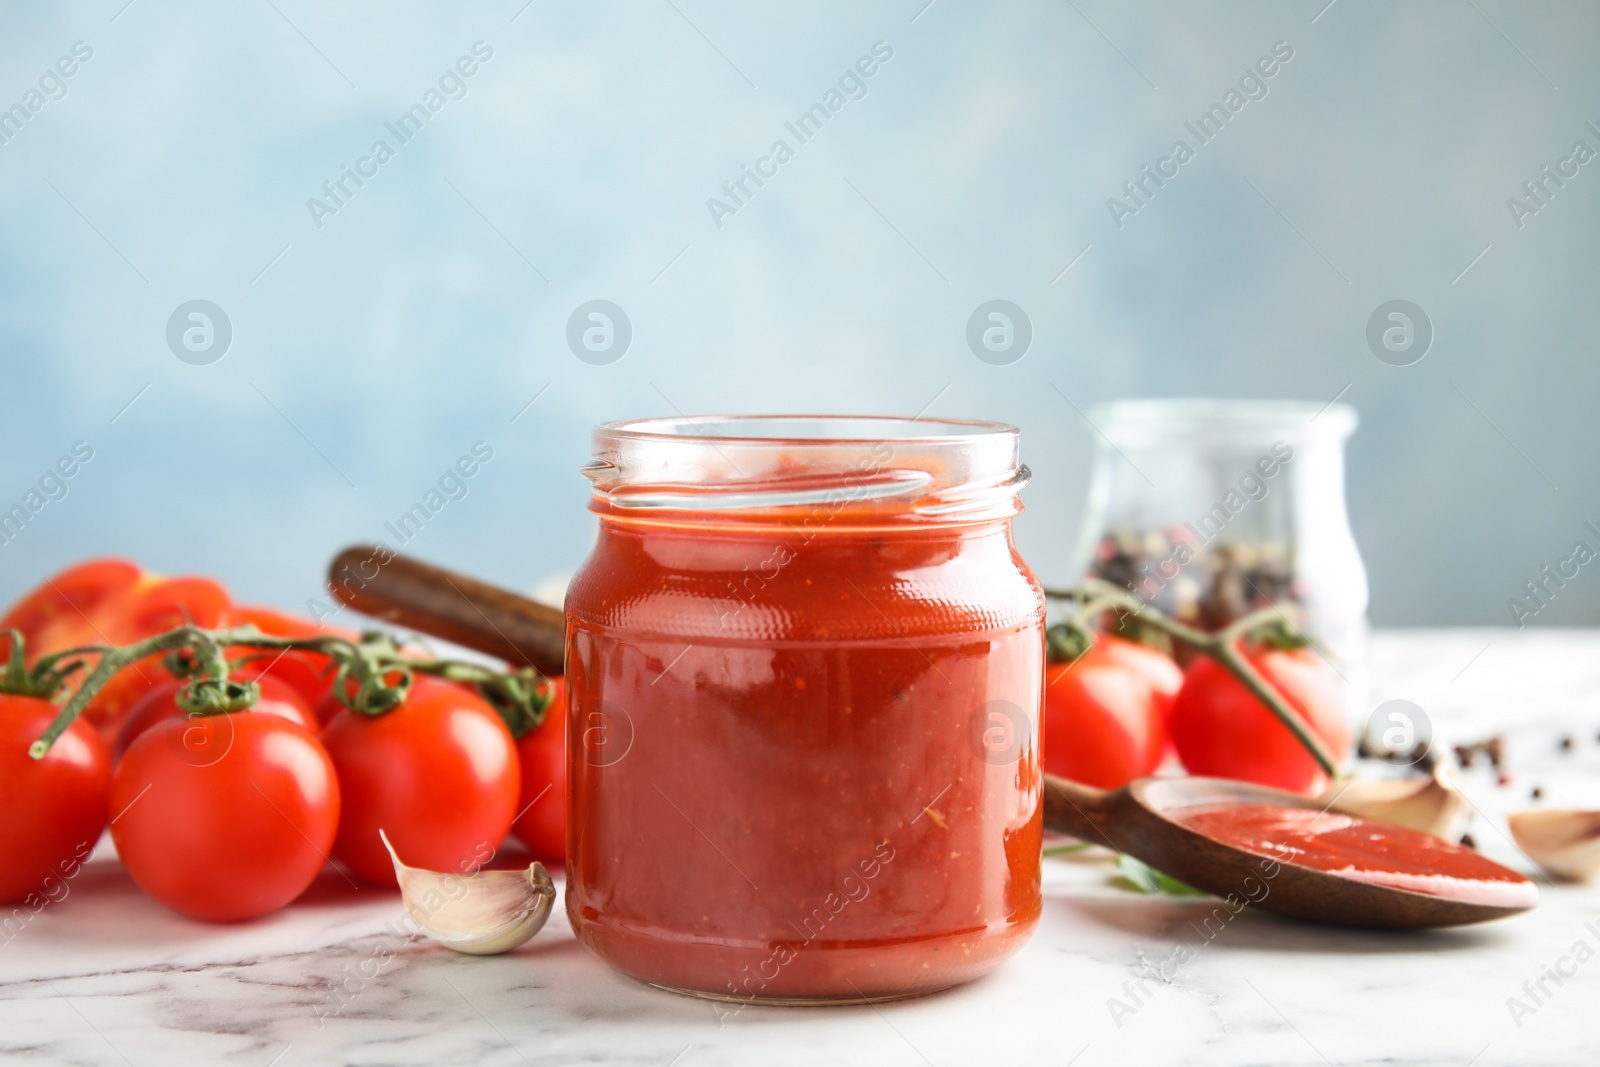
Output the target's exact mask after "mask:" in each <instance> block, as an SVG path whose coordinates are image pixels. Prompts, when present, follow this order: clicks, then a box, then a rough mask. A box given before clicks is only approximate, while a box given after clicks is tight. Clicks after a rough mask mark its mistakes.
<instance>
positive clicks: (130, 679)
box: [83, 577, 230, 741]
mask: <svg viewBox="0 0 1600 1067" xmlns="http://www.w3.org/2000/svg"><path fill="white" fill-rule="evenodd" d="M229 607H230V601H229V599H228V591H227V590H226V589H224V588H223V587H222V586H221V585H220V584H218V583H217V582H214V581H212V580H211V579H210V578H198V577H187V578H157V579H152V580H147V581H144V582H141V583H140V584H138V585H135V586H132V587H130V588H128V589H125V590H123V591H122V592H120V593H117V594H116V595H114V596H111V597H109V598H107V599H106V601H105V602H104V603H102V604H101V605H100V607H99V609H98V610H97V611H96V613H95V619H96V631H97V632H96V634H95V637H94V641H95V642H96V643H102V644H112V645H129V644H133V643H134V642H136V641H143V640H144V639H145V638H148V637H154V636H156V635H157V634H161V633H165V632H166V631H168V630H175V629H177V628H178V627H180V626H198V627H200V628H201V629H205V630H212V629H215V628H216V627H217V626H218V625H220V624H221V622H222V619H223V616H224V614H225V613H226V612H227V610H228V608H229ZM168 677H170V674H169V673H168V672H167V671H166V670H165V668H163V667H162V666H161V656H160V655H159V654H158V655H154V656H147V657H146V658H144V659H142V660H140V661H139V662H137V663H133V664H129V665H128V666H126V667H124V668H122V669H121V670H119V671H118V672H117V673H116V674H114V675H112V676H111V680H110V681H108V682H107V683H106V685H105V688H103V689H101V690H100V692H98V693H96V694H95V696H94V699H93V700H91V701H90V702H89V706H88V707H87V708H85V709H84V711H83V714H84V717H85V718H86V719H88V720H89V722H90V723H91V724H92V725H94V726H95V727H97V728H98V729H99V730H100V732H101V735H102V736H103V737H105V738H106V739H107V741H112V740H114V739H115V738H116V735H117V730H118V729H119V728H120V727H121V725H122V718H123V716H124V715H126V714H127V713H128V711H129V710H130V709H131V708H132V707H133V705H134V704H135V703H137V702H138V701H139V699H140V698H141V697H143V696H144V695H145V694H146V693H148V692H149V691H150V690H152V689H154V688H155V687H156V686H157V685H159V684H161V682H162V681H163V680H164V679H166V678H168Z"/></svg>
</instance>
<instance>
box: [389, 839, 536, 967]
mask: <svg viewBox="0 0 1600 1067" xmlns="http://www.w3.org/2000/svg"><path fill="white" fill-rule="evenodd" d="M378 836H379V837H381V838H382V839H383V846H384V847H385V848H387V849H388V850H389V858H390V859H392V860H394V873H395V877H396V878H397V879H399V881H400V898H401V899H402V900H403V901H405V905H406V911H408V912H410V913H411V917H412V918H413V919H414V920H416V923H417V925H418V926H420V927H422V931H423V933H425V934H427V935H428V936H429V937H431V938H433V939H434V940H435V941H437V942H439V943H440V944H441V945H444V946H445V947H446V948H453V949H455V950H456V951H457V952H466V953H470V954H472V955H475V956H493V955H495V954H497V953H500V952H509V951H510V950H511V949H514V948H516V947H517V946H518V945H520V944H522V943H523V942H524V941H526V940H528V939H529V938H530V937H532V936H533V935H534V934H536V933H538V932H539V930H540V928H541V927H543V926H544V923H545V920H546V919H548V918H549V917H550V908H551V906H552V905H553V904H554V903H555V899H556V887H555V884H554V883H553V882H551V881H550V875H549V873H548V872H546V871H545V869H544V864H542V863H533V864H529V866H528V869H527V870H525V871H485V870H479V871H475V872H473V873H472V874H458V873H451V872H441V871H425V870H422V869H421V868H418V867H408V866H406V865H405V864H404V863H403V862H401V860H400V857H399V855H398V854H397V853H396V852H395V850H394V845H392V844H390V843H389V835H388V834H385V833H384V832H383V831H382V830H379V831H378Z"/></svg>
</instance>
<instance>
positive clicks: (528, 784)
mask: <svg viewBox="0 0 1600 1067" xmlns="http://www.w3.org/2000/svg"><path fill="white" fill-rule="evenodd" d="M550 683H551V686H552V688H553V693H552V695H551V698H550V704H549V706H548V707H546V708H545V712H544V721H543V722H541V723H540V724H539V725H538V726H537V727H536V728H534V729H532V730H529V731H528V732H527V733H526V734H524V735H523V736H522V739H521V740H520V741H518V742H517V756H518V758H519V762H520V763H521V765H522V793H521V796H519V797H518V798H517V817H516V820H515V822H513V824H512V827H511V832H512V833H514V834H516V835H517V839H518V840H519V841H521V842H522V843H523V844H524V845H527V846H528V848H529V850H530V851H532V853H533V854H534V855H535V856H537V857H538V858H539V859H542V860H544V861H546V862H548V863H565V862H566V859H567V693H566V683H565V681H564V680H563V679H561V678H552V679H550Z"/></svg>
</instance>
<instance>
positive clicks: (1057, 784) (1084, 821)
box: [1044, 774, 1120, 851]
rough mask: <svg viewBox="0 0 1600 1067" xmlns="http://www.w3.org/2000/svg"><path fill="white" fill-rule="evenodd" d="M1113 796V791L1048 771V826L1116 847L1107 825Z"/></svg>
mask: <svg viewBox="0 0 1600 1067" xmlns="http://www.w3.org/2000/svg"><path fill="white" fill-rule="evenodd" d="M1109 796H1111V794H1110V793H1107V792H1105V791H1104V790H1100V789H1095V788H1094V787H1093V786H1087V785H1084V784H1082V783H1081V782H1073V781H1069V780H1068V779H1066V778H1057V777H1056V776H1055V775H1053V774H1047V775H1045V776H1044V828H1045V829H1046V830H1054V831H1055V832H1056V833H1058V834H1069V835H1071V836H1072V837H1076V838H1077V839H1078V840H1080V841H1092V842H1094V843H1095V844H1097V845H1105V846H1106V847H1107V848H1111V849H1116V848H1117V846H1116V845H1114V844H1112V843H1111V838H1110V837H1108V836H1107V835H1106V832H1105V830H1104V829H1103V826H1104V823H1105V820H1106V818H1107V816H1108V815H1109V814H1110V806H1109V805H1108V804H1107V802H1106V798H1107V797H1109ZM1118 851H1120V850H1118Z"/></svg>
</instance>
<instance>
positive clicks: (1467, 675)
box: [0, 630, 1600, 1067]
mask: <svg viewBox="0 0 1600 1067" xmlns="http://www.w3.org/2000/svg"><path fill="white" fill-rule="evenodd" d="M1373 678H1374V680H1375V691H1374V694H1373V696H1374V703H1377V702H1378V701H1380V700H1383V699H1387V698H1391V697H1404V698H1406V699H1409V700H1412V701H1414V702H1416V703H1417V704H1419V705H1421V706H1422V707H1423V708H1424V709H1425V710H1426V711H1427V713H1428V714H1429V715H1430V717H1431V718H1432V721H1433V723H1434V726H1435V729H1436V732H1437V733H1438V735H1439V736H1440V737H1442V738H1445V739H1447V740H1448V739H1465V738H1472V737H1476V736H1479V735H1482V734H1484V733H1487V732H1489V731H1491V730H1502V729H1504V730H1507V731H1508V733H1507V737H1508V744H1509V745H1510V749H1511V762H1512V766H1513V771H1514V775H1515V779H1514V782H1513V784H1511V785H1509V786H1504V787H1501V786H1497V785H1496V784H1495V783H1494V781H1493V780H1492V779H1491V778H1489V777H1488V776H1487V775H1486V774H1484V773H1483V772H1479V773H1478V775H1477V776H1475V777H1473V778H1471V779H1469V781H1470V784H1471V786H1472V791H1473V795H1474V797H1475V798H1476V801H1477V803H1478V804H1479V805H1480V806H1481V808H1482V810H1483V811H1484V812H1485V813H1486V814H1487V815H1488V816H1491V817H1489V818H1484V817H1479V818H1478V819H1477V822H1476V824H1475V825H1474V827H1473V833H1474V834H1476V835H1477V837H1478V839H1479V841H1480V842H1481V843H1482V844H1483V847H1484V848H1485V850H1486V851H1487V852H1489V853H1490V854H1492V855H1494V856H1496V857H1497V858H1500V859H1502V860H1505V861H1507V862H1511V863H1512V864H1513V865H1519V866H1523V867H1526V866H1527V865H1526V863H1525V862H1524V861H1522V860H1521V859H1520V857H1518V856H1517V855H1516V854H1515V853H1514V852H1513V851H1512V850H1511V848H1510V846H1509V843H1508V840H1507V839H1506V838H1505V837H1504V836H1503V824H1502V823H1499V822H1498V818H1497V813H1498V812H1500V811H1502V810H1507V809H1512V808H1516V807H1520V806H1525V805H1526V804H1527V802H1528V801H1527V798H1528V795H1529V792H1528V790H1529V787H1530V786H1531V785H1532V784H1536V783H1537V784H1541V785H1543V786H1544V787H1545V789H1546V792H1547V794H1549V798H1550V799H1553V800H1556V801H1561V802H1575V803H1586V804H1596V803H1600V774H1597V773H1596V772H1597V771H1600V742H1597V740H1596V733H1597V731H1600V632H1594V631H1566V632H1561V631H1541V632H1537V633H1524V634H1515V633H1511V632H1508V631H1479V630H1455V631H1427V632H1397V633H1387V634H1381V635H1379V636H1378V637H1377V639H1376V640H1375V641H1374V658H1373ZM1568 732H1570V733H1571V734H1572V735H1573V736H1574V737H1575V738H1576V739H1577V742H1578V745H1577V752H1576V754H1574V755H1561V754H1559V753H1558V752H1557V751H1556V743H1557V741H1558V739H1559V737H1560V736H1561V735H1562V734H1563V733H1568ZM1045 887H1046V903H1045V911H1044V919H1043V922H1042V924H1041V926H1040V928H1039V932H1038V934H1037V935H1036V936H1035V937H1034V939H1033V941H1032V942H1031V943H1030V944H1029V945H1028V946H1027V948H1025V949H1024V950H1023V952H1022V953H1021V954H1020V955H1019V956H1017V957H1016V958H1015V959H1014V960H1012V961H1011V962H1010V963H1008V964H1007V965H1006V966H1004V967H1003V968H1001V970H1000V971H998V972H997V973H996V974H995V975H993V976H992V977H990V978H989V979H987V980H984V981H981V982H978V983H976V984H974V985H971V986H968V987H966V988H963V989H959V990H955V991H953V992H949V993H945V994H941V995H937V996H933V997H927V998H924V999H921V1000H915V1001H907V1002H902V1003H898V1004H885V1005H881V1006H864V1007H854V1008H831V1009H773V1008H746V1009H744V1010H743V1011H741V1012H739V1013H738V1014H737V1015H736V1016H734V1017H732V1018H727V1019H723V1020H719V1019H718V1017H717V1009H716V1008H714V1007H713V1006H712V1005H710V1004H708V1003H705V1002H701V1001H697V1000H692V999H687V998H682V997H678V996H674V995H672V994H669V993H663V992H659V991H657V990H654V989H651V988H649V987H646V986H644V985H641V984H639V983H637V982H634V981H631V980H629V979H626V978H623V977H620V976H618V975H617V974H614V973H613V972H611V971H610V970H608V969H607V968H606V967H605V966H603V965H602V964H601V963H600V962H599V961H598V960H596V959H595V958H594V957H592V956H590V955H589V954H588V953H587V952H586V951H585V950H584V949H583V948H582V947H581V946H579V945H578V944H577V943H576V942H575V941H574V940H573V938H572V936H571V933H570V931H569V930H568V929H567V928H566V925H565V921H564V919H563V918H561V916H560V915H559V911H558V914H557V917H556V918H555V919H553V920H552V921H551V924H550V926H549V927H548V928H547V929H546V930H545V932H544V933H542V934H541V935H540V936H539V937H538V938H536V939H535V940H534V941H533V942H531V943H530V944H528V945H527V946H524V948H522V949H521V950H519V951H517V952H515V953H512V954H510V955H507V956H501V957H495V958H469V957H464V956H458V955H453V954H451V953H449V952H447V951H446V950H444V949H441V948H438V947H436V946H434V945H432V944H431V943H428V942H424V941H417V942H410V941H405V940H404V939H402V938H400V937H397V936H396V935H394V934H393V933H390V932H386V924H388V923H392V922H395V921H396V920H398V918H399V917H400V914H401V911H400V906H399V903H398V900H397V898H396V897H395V896H393V895H390V894H386V893H380V892H367V893H363V894H360V895H355V894H352V893H351V891H350V889H349V887H348V886H347V885H345V883H344V882H343V880H342V879H341V878H340V877H339V876H338V875H337V874H332V873H330V874H328V875H326V876H325V877H324V880H323V882H321V883H319V884H318V886H316V887H314V888H313V890H312V891H311V893H309V894H308V896H307V897H306V898H305V899H303V900H301V901H300V902H298V903H297V904H296V905H295V906H293V907H291V908H289V909H287V910H286V911H284V912H282V913H280V914H278V915H275V916H272V917H269V918H267V919H265V920H262V921H259V922H255V923H249V924H245V925H240V926H231V927H217V926H206V925H201V924H198V923H191V922H188V921H186V920H184V919H181V918H179V917H177V916H175V915H173V914H171V913H170V912H167V911H165V910H164V909H163V908H161V907H160V906H159V905H157V904H155V903H154V902H152V901H150V900H148V899H146V898H145V897H143V896H142V895H141V894H140V893H139V892H138V891H137V890H136V889H135V888H134V887H133V885H132V884H131V883H130V882H129V881H128V879H127V877H126V876H125V875H124V874H123V873H122V871H121V869H120V867H119V866H118V865H117V864H116V862H115V860H114V859H109V858H107V859H103V860H97V861H95V862H93V863H91V864H89V865H87V866H86V868H85V869H84V871H83V872H82V873H81V874H80V875H79V877H78V878H76V879H75V880H74V881H73V882H72V883H71V892H70V894H69V895H68V896H67V897H66V898H65V899H63V900H62V901H61V902H60V903H57V904H54V905H51V906H50V907H48V908H46V909H44V911H42V912H41V913H40V914H39V915H38V916H37V917H36V918H34V919H33V920H32V921H31V922H30V923H29V924H28V925H27V926H26V927H25V928H23V929H22V930H21V931H19V932H18V933H17V934H16V935H15V936H14V937H12V938H11V939H10V940H9V941H8V942H6V943H4V944H0V1058H3V1059H6V1060H8V1061H9V1060H12V1059H16V1060H24V1059H26V1060H27V1061H29V1062H41V1063H81V1064H105V1063H110V1064H121V1063H127V1064H134V1065H144V1064H173V1063H230V1064H253V1065H259V1067H266V1065H268V1064H275V1065H278V1067H289V1065H292V1064H299V1063H353V1064H388V1063H406V1064H413V1063H415V1064H446V1063H493V1064H511V1065H516V1064H537V1065H545V1064H569V1063H617V1064H640V1065H651V1067H667V1065H669V1064H672V1065H674V1067H704V1065H709V1064H721V1065H733V1064H750V1063H773V1064H806V1065H813V1064H819V1063H840V1064H844V1063H862V1064H875V1065H887V1064H910V1065H926V1064H933V1065H938V1067H945V1065H952V1067H953V1065H958V1064H959V1065H967V1064H994V1063H1005V1064H1019V1065H1020V1064H1055V1065H1064V1064H1068V1063H1076V1064H1078V1065H1080V1067H1089V1065H1099V1064H1108V1065H1111V1064H1114V1065H1135V1064H1136V1065H1139V1067H1145V1065H1156V1064H1166V1063H1183V1064H1313V1065H1316V1064H1323V1063H1330V1064H1350V1063H1371V1062H1378V1061H1382V1062H1386V1063H1399V1064H1436V1063H1437V1064H1457V1065H1466V1064H1469V1063H1477V1064H1484V1065H1488V1064H1512V1063H1515V1064H1559V1063H1573V1064H1578V1063H1584V1064H1592V1063H1595V1062H1597V1061H1600V1027H1597V1026H1596V1025H1595V1021H1594V1020H1595V1009H1596V1006H1597V1003H1600V959H1595V960H1591V961H1588V962H1586V963H1584V964H1582V965H1580V966H1578V967H1577V972H1576V975H1575V976H1574V977H1571V978H1567V979H1565V980H1564V981H1563V982H1562V984H1560V985H1558V984H1556V983H1555V982H1553V981H1551V980H1550V979H1548V978H1546V979H1545V990H1546V992H1547V993H1548V995H1547V996H1544V997H1541V1001H1542V1003H1540V1004H1538V1005H1534V1004H1533V1002H1532V1001H1526V1003H1528V1004H1529V1005H1530V1006H1532V1007H1533V1008H1534V1010H1533V1011H1532V1012H1531V1013H1528V1014H1524V1015H1522V1017H1521V1018H1520V1019H1516V1018H1513V1015H1512V1012H1511V1010H1510V1008H1509V1007H1508V998H1511V997H1513V996H1516V997H1525V996H1526V994H1525V993H1524V991H1523V983H1524V982H1525V981H1531V982H1538V981H1539V980H1540V978H1541V976H1542V972H1543V971H1544V970H1545V969H1546V968H1548V967H1551V966H1553V965H1555V964H1556V963H1557V961H1558V960H1559V959H1560V958H1561V957H1562V956H1563V955H1565V954H1568V953H1570V952H1571V951H1572V950H1573V946H1574V944H1575V943H1576V942H1578V941H1584V942H1586V943H1587V944H1588V945H1589V946H1590V947H1591V948H1594V949H1600V886H1595V887H1592V888H1583V887H1565V886H1563V887H1550V886H1547V885H1545V884H1544V883H1543V882H1541V889H1542V892H1543V899H1542V903H1541V905H1540V907H1539V909H1538V910H1537V911H1535V912H1534V913H1532V914H1531V915H1528V916H1524V917H1521V918H1517V919H1513V920H1509V921H1506V922H1502V923H1498V924H1493V925H1489V926H1485V927H1481V928H1475V929H1463V930H1454V931H1438V932H1431V933H1417V934H1378V933H1359V932H1348V931H1337V930H1327V929H1319V928H1316V927H1310V926H1301V925H1296V924H1293V923H1289V922H1285V921H1282V920H1279V919H1276V918H1273V917H1271V916H1265V915H1255V914H1251V913H1250V912H1248V911H1247V912H1245V913H1244V914H1242V915H1241V916H1240V917H1239V918H1238V919H1236V920H1234V921H1233V922H1231V923H1230V924H1228V926H1227V927H1226V928H1225V929H1224V930H1223V932H1222V933H1221V934H1220V935H1218V936H1216V937H1215V938H1214V940H1211V941H1210V942H1209V943H1206V942H1205V941H1204V939H1203V938H1202V937H1201V936H1200V934H1199V933H1198V932H1197V930H1196V928H1195V927H1194V926H1191V925H1190V923H1191V921H1198V919H1199V917H1200V916H1203V915H1205V914H1208V913H1210V912H1211V910H1212V908H1213V907H1214V906H1215V904H1214V903H1212V904H1206V903H1200V902H1196V901H1194V900H1187V901H1185V900H1178V899H1172V898H1159V897H1148V896H1140V895H1137V894H1134V893H1131V892H1128V891H1126V890H1123V889H1119V888H1116V887H1115V886H1114V885H1113V884H1112V883H1111V880H1110V878H1109V876H1108V871H1107V868H1106V867H1105V866H1104V865H1103V864H1094V863H1081V862H1079V863H1075V862H1072V861H1070V860H1066V859H1052V860H1047V861H1046V875H1045ZM1591 921H1593V922H1594V924H1595V925H1594V926H1593V927H1586V926H1585V923H1587V922H1591ZM1180 944H1187V945H1189V946H1190V947H1191V948H1194V949H1195V950H1196V951H1195V955H1194V958H1193V959H1192V960H1190V961H1189V962H1188V963H1186V964H1185V965H1183V966H1182V967H1181V968H1179V969H1178V970H1177V971H1176V973H1173V972H1172V969H1171V968H1170V967H1169V968H1167V973H1168V976H1169V978H1168V980H1161V979H1159V978H1157V979H1155V980H1150V979H1148V978H1147V979H1146V980H1145V982H1144V987H1143V989H1142V990H1140V989H1139V988H1138V986H1137V985H1136V984H1134V983H1136V982H1137V981H1138V979H1139V978H1140V976H1141V974H1142V973H1144V974H1152V973H1154V972H1155V971H1156V970H1157V967H1158V965H1159V964H1160V963H1161V961H1163V960H1166V959H1167V958H1168V957H1169V956H1171V955H1172V953H1173V952H1174V950H1175V949H1177V947H1178V946H1179V945H1180ZM391 953H392V958H390V954H391ZM1563 966H1564V968H1565V969H1566V970H1567V971H1568V973H1571V971H1572V965H1571V963H1570V962H1569V963H1568V964H1565V965H1563ZM1134 996H1137V997H1138V1000H1137V1002H1135V1001H1134V999H1133V998H1134ZM1113 997H1115V998H1118V999H1119V1000H1120V1001H1121V1002H1122V1005H1123V1008H1124V1009H1127V1008H1130V1007H1131V1008H1132V1011H1131V1014H1130V1013H1129V1012H1128V1011H1127V1010H1120V1011H1117V1012H1116V1013H1115V1014H1116V1015H1117V1016H1118V1017H1117V1018H1115V1019H1114V1018H1113V1015H1114V1012H1113V1010H1112V1007H1111V1005H1110V1001H1111V998H1113ZM723 1010H726V1009H723ZM1519 1024H1520V1025H1519Z"/></svg>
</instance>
